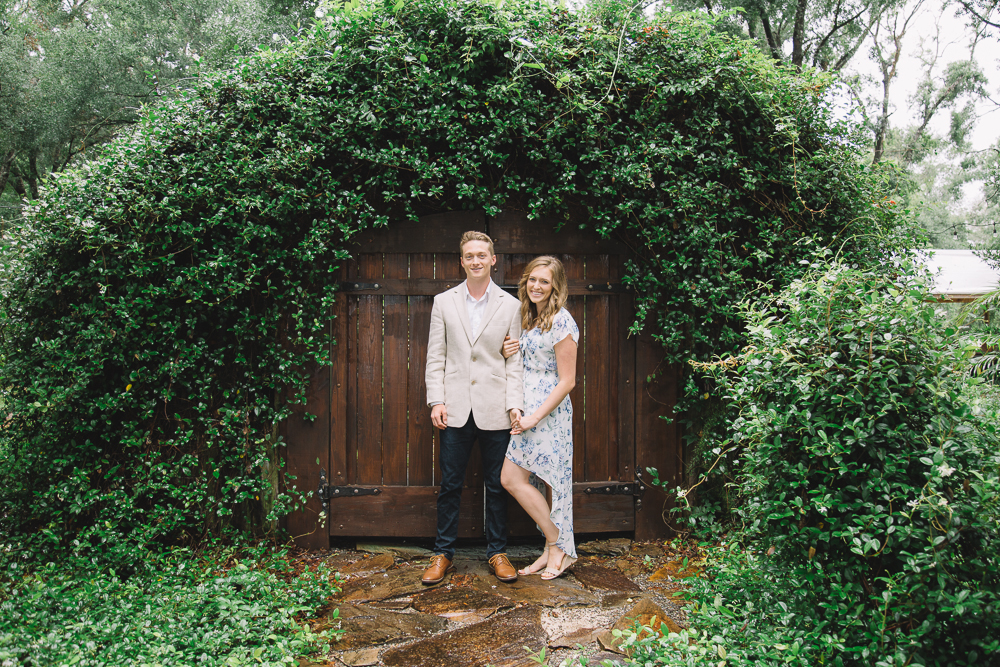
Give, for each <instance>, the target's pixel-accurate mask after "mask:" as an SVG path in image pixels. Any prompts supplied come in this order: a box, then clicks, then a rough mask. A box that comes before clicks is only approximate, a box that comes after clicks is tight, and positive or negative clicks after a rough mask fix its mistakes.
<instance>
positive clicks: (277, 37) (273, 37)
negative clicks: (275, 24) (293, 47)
mask: <svg viewBox="0 0 1000 667" xmlns="http://www.w3.org/2000/svg"><path fill="white" fill-rule="evenodd" d="M271 41H272V42H280V41H281V35H279V34H278V33H274V34H273V35H271Z"/></svg>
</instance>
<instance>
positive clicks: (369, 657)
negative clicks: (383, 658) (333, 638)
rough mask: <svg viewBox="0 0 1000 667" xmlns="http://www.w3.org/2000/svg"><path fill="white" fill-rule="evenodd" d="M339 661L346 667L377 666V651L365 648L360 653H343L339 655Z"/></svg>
mask: <svg viewBox="0 0 1000 667" xmlns="http://www.w3.org/2000/svg"><path fill="white" fill-rule="evenodd" d="M339 657H340V661H341V662H342V663H344V664H345V665H347V667H366V666H367V665H377V664H378V649H377V648H366V649H364V650H361V651H345V652H344V653H341V654H340V656H339Z"/></svg>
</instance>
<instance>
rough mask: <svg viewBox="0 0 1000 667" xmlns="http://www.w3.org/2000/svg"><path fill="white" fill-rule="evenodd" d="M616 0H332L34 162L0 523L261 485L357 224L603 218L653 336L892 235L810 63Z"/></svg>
mask: <svg viewBox="0 0 1000 667" xmlns="http://www.w3.org/2000/svg"><path fill="white" fill-rule="evenodd" d="M624 20H625V21H626V22H625V23H621V22H619V23H617V24H615V25H607V24H604V23H601V22H599V21H592V20H590V19H588V18H587V17H582V16H578V15H575V14H573V13H570V12H568V11H566V10H565V9H562V8H558V7H553V6H550V5H547V4H544V3H535V2H529V1H525V2H516V3H492V2H486V1H467V0H447V1H444V2H441V1H430V0H414V1H413V2H402V3H397V4H395V5H391V6H390V5H382V4H381V3H371V4H368V5H362V6H361V7H360V8H356V9H354V10H352V11H351V12H346V13H339V14H335V15H332V16H330V17H328V18H327V19H324V20H323V21H321V22H319V23H317V24H316V25H315V26H313V27H312V28H310V29H309V30H307V31H306V33H305V34H303V36H302V38H301V39H300V40H299V41H297V42H294V43H292V44H290V45H288V46H287V47H286V48H283V49H281V50H278V51H274V52H264V53H260V54H259V55H257V56H255V57H253V58H250V59H247V60H245V61H242V62H241V63H240V64H239V65H238V66H237V67H235V68H233V69H232V70H230V71H227V72H224V73H220V74H217V75H212V76H208V77H205V78H204V79H202V80H199V81H197V82H195V83H194V84H193V85H192V88H191V89H190V90H189V91H187V92H185V93H184V94H182V95H180V96H179V97H178V98H177V99H174V100H171V101H167V102H164V103H163V104H162V105H159V106H156V107H151V108H149V109H147V110H146V112H145V114H144V116H143V119H142V121H141V123H140V124H139V125H138V126H137V127H136V128H135V130H134V131H133V132H131V133H130V134H129V135H128V136H125V137H122V138H121V139H120V140H118V141H117V142H116V143H115V144H114V145H113V146H111V147H109V149H108V150H107V152H106V153H105V154H104V155H103V156H102V157H101V158H100V159H98V160H96V161H94V162H92V163H89V164H88V165H86V166H84V167H83V168H81V169H80V170H78V171H76V172H72V173H68V174H65V175H62V176H60V177H57V178H55V179H53V181H52V182H51V183H50V184H49V187H48V189H47V190H46V192H45V193H44V196H43V197H42V198H41V199H40V200H39V201H38V202H35V203H34V204H32V205H31V206H30V207H28V213H27V224H26V226H25V227H24V228H23V229H21V230H19V232H18V233H17V234H15V235H14V236H13V237H12V238H11V239H10V244H11V245H10V250H11V252H10V253H9V254H8V257H9V261H11V262H14V268H15V269H16V270H13V271H12V272H11V273H10V275H11V276H13V277H12V278H11V279H10V282H9V284H8V286H7V288H6V290H5V292H4V313H5V315H6V319H5V321H4V324H3V332H2V334H3V337H2V345H3V350H2V351H3V354H4V355H5V363H4V364H3V366H2V373H3V377H2V378H0V386H3V387H4V388H5V392H6V395H5V402H6V403H5V410H7V411H8V414H9V417H8V419H7V421H6V424H5V428H4V429H3V432H2V434H0V438H2V439H3V442H4V444H3V447H4V448H5V449H4V451H5V457H4V459H3V461H2V464H0V465H2V468H0V477H2V482H3V483H2V484H0V488H2V490H0V494H2V495H0V498H2V503H3V511H2V512H0V527H2V529H4V530H5V531H8V532H11V533H14V534H22V535H25V536H26V538H25V540H24V542H23V544H24V546H25V548H26V549H31V548H35V547H44V548H46V549H51V548H54V547H58V548H64V549H70V550H77V551H81V552H88V550H91V549H94V548H98V549H100V550H101V551H102V552H105V553H109V554H111V555H114V556H116V557H121V558H124V559H130V558H133V557H134V555H135V551H136V549H142V548H145V546H146V545H148V544H150V543H153V542H161V541H170V542H178V541H179V542H184V541H192V540H197V539H199V538H200V537H202V536H204V535H205V534H208V533H217V532H219V531H221V530H223V529H224V528H225V527H226V526H237V527H247V528H253V527H260V526H262V525H265V520H266V519H268V518H273V517H274V515H275V513H280V512H282V511H285V510H287V509H289V506H290V504H292V503H294V502H295V501H294V499H293V498H294V495H289V494H285V493H283V494H280V495H279V496H278V497H277V498H273V497H272V495H271V486H272V482H273V480H275V479H276V478H277V476H278V474H277V472H278V471H277V467H278V466H279V461H280V459H279V457H278V456H277V455H276V453H275V450H274V433H275V431H274V425H275V424H277V423H279V422H281V421H282V420H283V419H284V418H285V417H286V416H287V414H288V412H289V407H288V404H287V403H286V402H285V401H284V397H285V396H289V395H290V396H291V397H292V401H293V403H294V402H295V401H296V400H298V401H301V400H303V398H304V396H305V391H306V386H307V380H308V374H307V373H306V372H304V371H303V369H304V368H306V367H307V366H308V364H309V363H313V362H315V363H325V362H326V361H327V356H326V355H327V350H328V349H329V347H328V345H329V343H330V341H329V337H330V336H329V335H330V326H329V321H330V312H331V311H330V307H331V304H332V303H333V301H334V298H335V294H336V289H337V286H336V281H335V280H331V279H330V276H331V272H333V271H335V270H336V269H337V267H338V265H339V264H340V263H341V262H342V261H343V260H344V259H345V258H346V257H347V254H348V249H349V247H350V245H349V244H350V240H351V238H352V237H354V236H355V235H356V234H358V233H359V232H361V231H363V230H366V229H371V228H374V227H380V226H385V225H390V226H391V225H392V224H394V222H396V221H399V220H414V219H417V218H419V217H420V216H422V215H427V214H430V213H434V212H439V211H453V210H475V209H482V210H483V211H484V212H485V214H486V215H497V214H499V213H500V212H501V210H502V209H503V207H504V205H505V204H506V202H508V201H512V200H518V201H522V202H524V204H523V208H524V210H525V212H526V214H527V215H528V216H529V217H530V218H536V217H540V216H547V217H548V218H549V219H553V220H559V221H565V222H566V223H567V224H568V225H570V226H573V227H575V226H584V227H586V228H589V229H590V230H592V231H594V232H596V233H597V234H598V235H600V236H602V237H607V238H614V239H616V240H619V241H621V242H624V243H629V244H631V248H632V251H633V253H632V257H631V259H630V261H629V262H628V264H627V265H626V273H625V275H624V276H622V281H623V282H624V283H626V284H628V285H630V286H631V287H632V289H634V293H635V295H636V309H637V317H638V321H639V322H641V323H642V325H641V326H644V327H645V329H646V331H647V332H649V333H651V334H652V335H653V336H654V337H655V339H656V340H657V341H658V342H659V343H660V344H662V346H663V348H664V350H665V355H666V360H667V361H668V362H678V361H683V360H685V359H687V358H689V357H692V356H693V357H705V356H707V355H710V354H712V353H714V352H718V351H722V350H729V349H732V348H733V347H734V346H737V345H738V344H739V341H740V330H739V326H738V325H737V324H736V323H735V322H736V320H735V318H734V314H735V312H736V305H737V304H738V302H739V301H740V300H741V299H743V298H744V297H745V296H746V294H747V293H748V292H749V291H750V290H751V289H754V288H755V287H756V285H757V284H758V281H760V280H766V281H771V283H772V284H776V285H777V284H782V283H784V282H786V281H787V280H788V279H789V278H791V277H793V276H795V275H797V274H798V273H799V271H800V270H801V268H800V266H799V263H798V262H799V260H800V259H802V258H803V257H805V256H806V255H807V253H808V243H806V241H808V240H809V239H815V242H816V243H820V244H837V245H838V246H842V251H843V252H844V253H846V254H847V255H875V254H878V253H885V252H891V251H892V250H893V249H895V248H897V247H902V246H905V245H908V243H909V242H908V239H906V238H905V237H904V236H905V235H904V233H902V232H900V229H901V228H900V227H898V226H897V222H896V214H895V213H894V212H893V211H892V210H891V209H890V208H888V207H883V206H882V202H883V196H884V194H885V192H887V191H888V188H889V187H890V185H891V184H890V182H889V181H888V180H887V179H883V177H882V175H880V174H879V173H876V172H873V171H870V170H869V169H867V168H866V167H863V166H860V162H859V160H858V157H859V156H858V149H857V147H856V145H857V144H856V143H855V142H853V140H852V134H851V127H850V126H849V125H848V124H847V123H845V122H843V121H839V120H837V119H836V118H834V117H833V116H832V115H831V114H830V112H829V110H828V109H827V108H826V105H825V103H824V99H825V98H824V90H825V88H826V86H827V85H828V83H829V81H828V79H826V78H825V77H824V76H822V75H819V74H813V73H809V72H804V73H798V72H794V71H788V70H784V69H780V68H777V67H775V65H774V64H773V63H772V62H771V61H770V59H769V58H768V57H767V56H765V55H762V54H760V53H758V52H757V51H755V50H754V49H753V47H752V46H750V45H748V44H745V43H742V42H740V41H738V40H735V39H732V38H730V37H727V36H726V35H725V34H724V33H723V32H720V31H717V30H716V29H715V26H714V25H713V24H712V23H711V22H708V21H705V20H703V19H700V18H697V17H694V16H690V15H683V14H676V15H665V16H662V17H660V18H657V19H655V20H647V19H644V18H642V17H634V16H629V17H627V18H626V19H624ZM279 331H281V332H285V333H283V334H278V333H277V332H279ZM306 407H307V409H308V406H306ZM284 483H285V487H284V488H285V489H287V490H289V491H291V490H293V489H294V488H295V487H296V481H295V480H292V479H285V481H284ZM298 490H299V491H304V490H306V489H303V488H301V487H299V488H298ZM41 527H46V528H45V529H44V530H40V528H41Z"/></svg>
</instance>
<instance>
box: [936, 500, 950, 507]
mask: <svg viewBox="0 0 1000 667" xmlns="http://www.w3.org/2000/svg"><path fill="white" fill-rule="evenodd" d="M938 505H940V506H941V507H947V506H948V501H947V500H945V499H944V498H938Z"/></svg>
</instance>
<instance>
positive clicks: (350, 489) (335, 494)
mask: <svg viewBox="0 0 1000 667" xmlns="http://www.w3.org/2000/svg"><path fill="white" fill-rule="evenodd" d="M381 493H382V489H380V488H379V487H377V486H330V485H329V484H327V479H326V469H325V468H320V470H319V489H318V491H317V495H319V499H320V501H322V503H323V512H324V513H325V514H327V515H329V510H330V500H332V499H333V498H354V497H357V496H377V495H379V494H381Z"/></svg>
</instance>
